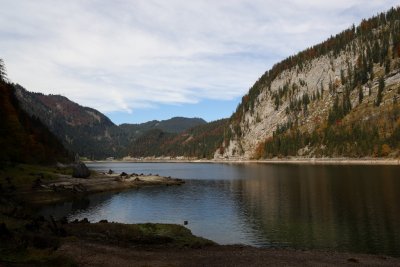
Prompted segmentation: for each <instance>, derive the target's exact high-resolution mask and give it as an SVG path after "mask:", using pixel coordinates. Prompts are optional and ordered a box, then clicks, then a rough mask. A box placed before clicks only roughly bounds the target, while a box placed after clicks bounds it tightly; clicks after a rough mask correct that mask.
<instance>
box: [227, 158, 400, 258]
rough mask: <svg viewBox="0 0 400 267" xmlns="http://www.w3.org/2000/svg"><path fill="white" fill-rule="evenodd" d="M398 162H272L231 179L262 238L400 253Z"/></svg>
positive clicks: (295, 244)
mask: <svg viewBox="0 0 400 267" xmlns="http://www.w3.org/2000/svg"><path fill="white" fill-rule="evenodd" d="M397 175H398V167H390V166H382V167H377V166H373V167H368V166H314V165H309V166H308V165H305V166H301V165H275V166H269V167H267V166H261V167H254V168H252V171H251V172H250V173H249V177H248V178H247V179H242V180H237V181H235V182H234V184H235V187H238V188H240V190H243V194H240V197H241V198H242V199H240V200H239V199H238V201H239V203H240V204H241V205H242V206H243V209H245V210H246V211H243V213H245V214H248V216H249V219H248V220H249V221H251V222H256V223H258V226H252V227H256V228H257V229H258V230H259V231H261V232H262V235H263V236H264V238H265V241H267V242H266V243H268V242H272V243H278V244H281V245H288V246H291V247H298V248H305V247H308V248H336V249H339V250H352V251H357V252H370V253H384V254H390V255H397V256H399V255H400V230H399V228H398V226H399V225H400V194H398V193H397V191H398V189H400V179H398V177H396V176H397Z"/></svg>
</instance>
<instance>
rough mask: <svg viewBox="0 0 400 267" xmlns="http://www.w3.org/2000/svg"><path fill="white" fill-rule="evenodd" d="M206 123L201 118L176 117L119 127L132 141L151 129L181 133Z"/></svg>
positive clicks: (126, 124)
mask: <svg viewBox="0 0 400 267" xmlns="http://www.w3.org/2000/svg"><path fill="white" fill-rule="evenodd" d="M206 123H207V122H206V121H205V120H203V119H200V118H184V117H174V118H171V119H168V120H163V121H158V120H153V121H148V122H145V123H139V124H129V123H124V124H121V125H119V127H120V128H121V129H122V130H123V131H124V132H125V133H126V135H127V138H128V140H129V142H132V141H134V140H136V139H137V138H138V137H140V136H142V135H143V134H145V133H146V132H148V131H151V130H156V129H158V130H161V131H163V132H166V133H181V132H184V131H185V130H187V129H190V128H193V127H196V126H198V125H203V124H206Z"/></svg>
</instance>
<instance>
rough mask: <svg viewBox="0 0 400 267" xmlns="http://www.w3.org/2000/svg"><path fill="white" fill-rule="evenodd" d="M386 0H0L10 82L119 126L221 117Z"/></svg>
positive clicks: (0, 47)
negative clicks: (279, 66) (271, 75)
mask: <svg viewBox="0 0 400 267" xmlns="http://www.w3.org/2000/svg"><path fill="white" fill-rule="evenodd" d="M395 5H398V0H397V1H392V0H381V1H379V0H335V1H322V0H308V1H307V0H280V1H274V0H252V1H244V0H218V1H216V0H190V1H183V0H143V1H142V0H130V1H129V0H117V1H115V0H114V1H106V0H62V1H58V0H34V1H31V0H0V51H1V52H0V58H3V59H4V61H5V64H6V67H7V71H8V76H9V78H10V80H11V81H12V82H15V83H19V84H21V85H22V86H24V87H25V88H26V89H28V90H29V91H35V92H43V93H47V94H50V93H51V94H61V95H64V96H66V97H68V98H70V99H71V100H73V101H75V102H78V103H79V104H81V105H84V106H90V107H93V108H95V109H98V110H99V111H101V112H103V113H105V114H107V115H108V116H110V118H111V119H112V120H113V121H114V122H116V123H118V124H119V123H122V122H144V121H147V120H150V119H166V118H169V117H172V116H188V117H194V116H196V117H202V118H204V119H206V120H208V121H210V120H214V119H218V118H222V117H228V116H230V115H231V113H232V112H233V111H234V109H235V108H236V105H237V104H238V103H239V101H240V98H241V96H242V95H243V94H245V93H246V92H247V91H248V89H249V88H250V87H251V86H252V84H253V83H254V82H255V81H256V80H257V79H258V78H259V77H260V76H261V75H262V74H263V73H264V72H265V71H266V70H268V69H269V68H270V67H271V66H272V65H273V64H274V63H277V62H278V61H280V60H282V59H284V58H286V57H287V56H289V55H292V54H295V53H297V52H299V51H301V50H303V49H305V48H307V47H308V46H311V45H314V44H316V43H319V42H321V41H323V40H325V39H326V38H328V37H329V36H330V35H332V34H336V33H338V32H340V31H342V30H344V29H346V28H348V27H350V26H351V25H352V24H353V23H355V24H358V23H359V22H360V21H361V19H362V18H368V17H371V16H373V15H375V14H377V13H378V12H382V11H386V10H388V9H389V8H390V7H392V6H395Z"/></svg>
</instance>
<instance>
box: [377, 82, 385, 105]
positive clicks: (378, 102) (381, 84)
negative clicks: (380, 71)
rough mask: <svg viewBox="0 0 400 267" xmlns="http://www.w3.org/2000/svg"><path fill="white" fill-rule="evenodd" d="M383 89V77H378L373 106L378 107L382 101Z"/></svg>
mask: <svg viewBox="0 0 400 267" xmlns="http://www.w3.org/2000/svg"><path fill="white" fill-rule="evenodd" d="M384 89H385V79H384V78H383V77H380V78H379V88H378V95H377V96H376V102H375V106H377V107H379V105H380V104H381V102H382V92H383V90H384Z"/></svg>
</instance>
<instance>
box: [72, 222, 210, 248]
mask: <svg viewBox="0 0 400 267" xmlns="http://www.w3.org/2000/svg"><path fill="white" fill-rule="evenodd" d="M65 228H66V229H67V232H68V234H69V235H72V236H77V237H79V238H83V239H87V240H90V241H98V242H102V243H110V244H116V245H121V246H132V245H134V246H147V245H152V246H154V245H155V246H168V247H192V248H200V247H204V246H210V245H214V244H215V243H214V242H212V241H210V240H207V239H205V238H201V237H197V236H194V235H193V234H192V232H191V231H190V230H189V229H187V228H185V227H183V226H181V225H176V224H158V223H157V224H153V223H146V224H122V223H76V224H75V223H70V224H68V225H66V226H65Z"/></svg>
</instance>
